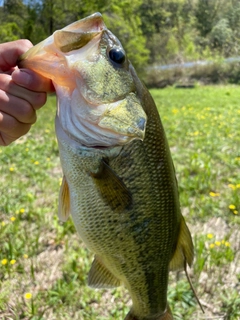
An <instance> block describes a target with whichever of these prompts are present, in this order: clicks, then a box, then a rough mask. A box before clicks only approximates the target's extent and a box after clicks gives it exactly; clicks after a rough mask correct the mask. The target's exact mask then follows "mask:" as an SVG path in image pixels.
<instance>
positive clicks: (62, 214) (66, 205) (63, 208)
mask: <svg viewBox="0 0 240 320" xmlns="http://www.w3.org/2000/svg"><path fill="white" fill-rule="evenodd" d="M69 215H70V193H69V187H68V184H67V181H66V178H65V176H63V179H62V184H61V188H60V192H59V204H58V217H59V219H60V220H62V221H64V222H65V221H67V219H68V217H69Z"/></svg>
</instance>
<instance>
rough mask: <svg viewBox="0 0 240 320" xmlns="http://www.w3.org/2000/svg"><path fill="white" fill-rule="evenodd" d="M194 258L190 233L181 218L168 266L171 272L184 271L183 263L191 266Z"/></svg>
mask: <svg viewBox="0 0 240 320" xmlns="http://www.w3.org/2000/svg"><path fill="white" fill-rule="evenodd" d="M193 258H194V248H193V242H192V237H191V234H190V231H189V229H188V227H187V225H186V222H185V220H184V218H183V217H182V219H181V223H180V230H179V236H178V242H177V246H176V250H175V252H174V255H173V257H172V260H171V261H170V264H169V269H170V270H172V271H176V270H184V264H185V261H186V262H187V264H188V265H189V266H191V265H192V262H193Z"/></svg>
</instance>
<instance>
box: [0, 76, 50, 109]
mask: <svg viewBox="0 0 240 320" xmlns="http://www.w3.org/2000/svg"><path fill="white" fill-rule="evenodd" d="M0 90H2V91H5V92H6V93H7V94H8V95H10V97H11V99H13V97H15V98H21V99H22V100H25V101H26V102H27V103H28V104H31V106H32V107H33V109H35V110H37V109H39V108H40V107H41V106H43V105H44V104H45V103H46V99H47V96H46V93H45V92H35V91H31V90H28V89H26V88H24V87H21V86H19V85H17V84H16V83H15V82H14V81H12V78H11V76H9V75H7V74H0ZM1 97H3V99H4V102H5V103H6V102H7V100H6V99H7V97H6V95H5V96H1ZM0 101H1V100H0Z"/></svg>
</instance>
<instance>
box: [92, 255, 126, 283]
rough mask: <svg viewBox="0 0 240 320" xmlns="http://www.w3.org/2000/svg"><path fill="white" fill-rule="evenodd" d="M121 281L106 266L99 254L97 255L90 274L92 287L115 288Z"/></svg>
mask: <svg viewBox="0 0 240 320" xmlns="http://www.w3.org/2000/svg"><path fill="white" fill-rule="evenodd" d="M120 284H121V283H120V281H119V280H118V279H117V278H116V277H115V276H114V275H113V274H112V273H111V272H110V271H109V270H108V269H107V268H106V267H105V266H104V264H103V263H102V262H101V260H100V259H99V257H98V256H95V259H94V260H93V263H92V266H91V269H90V271H89V274H88V285H89V286H90V287H92V288H115V287H118V286H120Z"/></svg>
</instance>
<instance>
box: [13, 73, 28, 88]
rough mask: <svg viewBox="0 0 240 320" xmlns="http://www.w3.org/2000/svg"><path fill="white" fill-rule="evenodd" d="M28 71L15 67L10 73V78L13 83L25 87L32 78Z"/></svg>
mask: <svg viewBox="0 0 240 320" xmlns="http://www.w3.org/2000/svg"><path fill="white" fill-rule="evenodd" d="M30 72H31V71H30ZM30 72H29V70H25V69H16V70H14V72H13V73H12V79H13V81H14V82H15V83H17V84H19V85H20V86H23V87H27V86H29V85H30V84H31V82H32V81H33V78H32V75H31V74H30Z"/></svg>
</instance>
